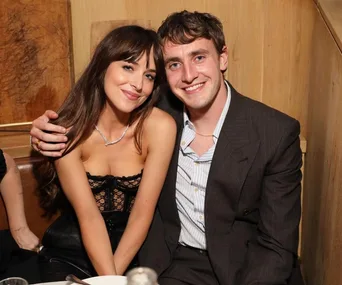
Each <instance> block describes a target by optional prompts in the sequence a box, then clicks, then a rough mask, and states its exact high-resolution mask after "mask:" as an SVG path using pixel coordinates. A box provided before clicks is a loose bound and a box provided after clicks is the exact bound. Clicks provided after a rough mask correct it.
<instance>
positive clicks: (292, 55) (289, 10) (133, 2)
mask: <svg viewBox="0 0 342 285" xmlns="http://www.w3.org/2000/svg"><path fill="white" fill-rule="evenodd" d="M311 4H312V0H301V1H299V0H276V1H270V0H255V1H250V0H239V1H236V0H226V1H223V0H202V1H198V0H188V1H183V0H174V1H160V0H116V1H111V0H97V1H92V0H71V10H72V27H73V46H74V65H75V75H76V78H77V77H79V76H80V74H81V72H82V70H83V69H84V67H85V66H86V64H87V63H88V61H89V58H90V54H91V47H90V42H91V40H90V30H91V25H92V24H93V23H94V22H100V21H110V20H138V21H139V23H142V24H144V23H146V24H148V25H151V27H152V28H155V29H156V28H158V26H159V25H160V24H161V22H162V20H163V19H164V18H165V17H166V16H167V15H169V14H170V13H172V12H175V11H180V10H183V9H187V10H190V11H194V10H197V11H201V12H210V13H213V14H214V15H216V16H217V17H219V18H220V19H221V21H222V22H223V25H224V30H225V35H226V40H227V46H228V49H229V67H228V79H229V80H230V81H231V82H232V84H233V85H234V86H235V87H236V88H237V89H238V90H239V91H240V92H242V93H243V94H245V95H246V96H248V97H251V98H254V99H256V100H259V101H262V102H265V103H266V104H268V105H270V106H273V107H275V108H277V109H279V110H281V111H283V112H285V113H287V114H289V115H291V116H293V117H295V118H297V119H298V120H299V121H300V122H301V126H302V134H303V135H304V137H305V135H306V117H307V108H306V107H305V106H306V105H307V94H308V80H309V78H308V72H307V71H308V69H309V65H310V61H309V52H310V48H311V34H312V26H313V20H312V19H313V12H314V10H313V7H312V5H311Z"/></svg>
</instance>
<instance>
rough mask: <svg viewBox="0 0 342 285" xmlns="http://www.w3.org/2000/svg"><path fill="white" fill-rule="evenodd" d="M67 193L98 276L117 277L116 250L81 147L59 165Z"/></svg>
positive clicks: (60, 177)
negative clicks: (92, 186)
mask: <svg viewBox="0 0 342 285" xmlns="http://www.w3.org/2000/svg"><path fill="white" fill-rule="evenodd" d="M55 167H56V170H57V173H58V178H59V181H60V183H61V185H62V188H63V191H64V193H65V195H66V197H67V198H68V200H69V201H70V203H71V205H72V207H73V208H74V210H75V212H76V215H77V219H78V222H79V225H80V229H81V235H82V241H83V244H84V247H85V249H86V251H87V254H88V256H89V258H90V260H91V262H92V264H93V266H94V268H95V270H96V272H97V274H98V275H115V274H116V271H115V266H114V261H113V255H112V248H111V244H110V240H109V236H108V233H107V229H106V226H105V223H104V220H103V218H102V215H101V213H100V211H99V209H98V207H97V205H96V201H95V199H94V195H93V193H92V191H91V189H90V186H89V182H88V178H87V175H86V171H85V169H84V166H83V163H82V160H81V150H80V147H77V148H75V149H74V150H73V151H72V152H70V153H69V154H67V155H65V156H63V157H62V158H60V159H58V160H57V161H56V162H55Z"/></svg>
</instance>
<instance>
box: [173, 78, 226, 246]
mask: <svg viewBox="0 0 342 285" xmlns="http://www.w3.org/2000/svg"><path fill="white" fill-rule="evenodd" d="M226 86H227V90H228V91H227V100H226V103H225V105H224V108H223V110H222V113H221V116H220V119H219V121H218V122H217V125H216V127H215V130H214V133H213V142H214V144H213V145H212V147H211V148H210V149H209V150H208V151H207V152H206V153H204V154H203V155H201V156H200V157H199V156H198V155H197V154H196V153H195V152H194V151H193V150H192V149H191V147H190V144H191V142H192V141H193V140H194V139H195V136H196V133H195V131H194V130H195V127H194V125H193V124H192V123H191V122H190V120H189V117H188V115H187V113H186V111H184V129H183V133H182V139H181V146H180V149H179V158H178V168H177V180H176V203H177V208H178V214H179V218H180V222H181V233H180V237H179V243H180V244H183V245H189V246H193V247H196V248H200V249H206V239H205V224H204V220H205V219H204V215H205V214H204V201H205V191H206V185H207V180H208V175H209V170H210V166H211V161H212V158H213V155H214V151H215V147H216V143H217V139H218V137H219V135H220V132H221V129H222V125H223V123H224V120H225V118H226V115H227V112H228V109H229V105H230V100H231V94H230V87H229V86H228V84H227V83H226Z"/></svg>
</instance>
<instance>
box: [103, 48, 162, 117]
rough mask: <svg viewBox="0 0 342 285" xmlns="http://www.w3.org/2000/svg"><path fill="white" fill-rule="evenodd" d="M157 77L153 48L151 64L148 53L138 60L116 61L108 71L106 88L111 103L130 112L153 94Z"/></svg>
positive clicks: (105, 81) (105, 82)
mask: <svg viewBox="0 0 342 285" xmlns="http://www.w3.org/2000/svg"><path fill="white" fill-rule="evenodd" d="M155 77H156V66H155V62H154V59H153V50H151V52H150V58H149V66H147V56H146V53H145V54H143V56H141V58H140V59H139V60H138V61H136V62H133V63H132V62H128V61H114V62H112V63H111V64H110V65H109V66H108V69H107V71H106V74H105V78H104V90H105V92H106V95H107V100H108V101H109V103H111V104H112V105H114V106H115V107H116V108H117V109H118V110H120V111H121V112H125V113H130V112H132V111H133V110H134V109H136V108H138V107H139V106H140V105H141V104H143V103H144V102H145V101H146V99H147V98H148V97H149V96H150V95H151V93H152V90H153V85H154V80H155Z"/></svg>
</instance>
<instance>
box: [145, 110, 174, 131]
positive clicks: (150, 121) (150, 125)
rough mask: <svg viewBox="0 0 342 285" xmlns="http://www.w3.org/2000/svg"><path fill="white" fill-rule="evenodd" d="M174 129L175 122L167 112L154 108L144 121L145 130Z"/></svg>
mask: <svg viewBox="0 0 342 285" xmlns="http://www.w3.org/2000/svg"><path fill="white" fill-rule="evenodd" d="M168 127H170V128H175V127H176V122H175V120H174V119H173V117H172V116H171V115H170V114H168V113H167V112H165V111H163V110H161V109H159V108H157V107H154V108H153V109H152V112H151V114H150V115H149V116H148V118H147V120H146V128H147V129H152V130H153V129H154V130H156V129H158V130H159V129H160V128H168Z"/></svg>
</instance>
